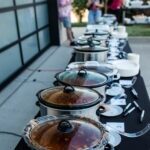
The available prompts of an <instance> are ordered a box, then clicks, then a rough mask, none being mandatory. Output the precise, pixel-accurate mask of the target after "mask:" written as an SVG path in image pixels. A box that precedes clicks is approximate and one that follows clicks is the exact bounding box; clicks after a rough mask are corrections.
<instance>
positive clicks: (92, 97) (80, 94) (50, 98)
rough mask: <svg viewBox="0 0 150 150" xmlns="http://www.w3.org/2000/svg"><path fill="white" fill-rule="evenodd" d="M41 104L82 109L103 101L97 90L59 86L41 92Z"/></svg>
mask: <svg viewBox="0 0 150 150" xmlns="http://www.w3.org/2000/svg"><path fill="white" fill-rule="evenodd" d="M39 97H40V102H41V103H43V104H45V105H47V106H50V107H54V108H58V109H59V108H61V109H62V108H64V109H65V108H66V109H79V108H80V109H82V108H86V107H90V106H92V105H95V104H97V103H99V102H100V101H102V96H101V95H100V94H99V93H98V92H97V91H95V90H92V89H89V88H83V87H72V86H65V87H64V86H58V87H54V88H48V89H45V90H43V91H41V92H40V95H39Z"/></svg>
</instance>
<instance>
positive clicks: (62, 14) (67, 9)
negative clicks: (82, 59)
mask: <svg viewBox="0 0 150 150" xmlns="http://www.w3.org/2000/svg"><path fill="white" fill-rule="evenodd" d="M57 1H58V12H59V19H60V21H61V22H62V23H63V26H64V27H65V28H66V34H67V39H68V40H69V41H70V45H71V46H73V45H75V42H74V36H73V32H72V28H71V9H72V6H71V3H72V0H57Z"/></svg>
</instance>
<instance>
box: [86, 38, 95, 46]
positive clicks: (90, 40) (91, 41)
mask: <svg viewBox="0 0 150 150" xmlns="http://www.w3.org/2000/svg"><path fill="white" fill-rule="evenodd" d="M87 42H88V45H89V46H90V47H94V46H95V45H94V43H93V39H92V37H90V38H88V39H87Z"/></svg>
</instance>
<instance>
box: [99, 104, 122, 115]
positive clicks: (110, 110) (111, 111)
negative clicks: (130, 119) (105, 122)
mask: <svg viewBox="0 0 150 150" xmlns="http://www.w3.org/2000/svg"><path fill="white" fill-rule="evenodd" d="M101 106H103V107H104V108H105V112H103V113H101V114H100V115H102V116H106V117H115V116H119V115H120V114H122V112H123V109H122V107H120V106H116V105H107V104H103V105H101Z"/></svg>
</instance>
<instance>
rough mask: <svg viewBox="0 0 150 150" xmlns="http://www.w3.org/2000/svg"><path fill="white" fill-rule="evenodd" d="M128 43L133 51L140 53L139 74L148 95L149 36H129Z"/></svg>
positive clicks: (149, 85)
mask: <svg viewBox="0 0 150 150" xmlns="http://www.w3.org/2000/svg"><path fill="white" fill-rule="evenodd" d="M129 44H130V47H131V49H132V51H133V52H134V53H138V54H140V69H141V75H142V76H143V78H144V82H145V85H146V89H147V92H148V95H149V97H150V37H129Z"/></svg>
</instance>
